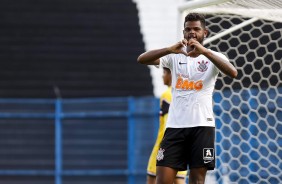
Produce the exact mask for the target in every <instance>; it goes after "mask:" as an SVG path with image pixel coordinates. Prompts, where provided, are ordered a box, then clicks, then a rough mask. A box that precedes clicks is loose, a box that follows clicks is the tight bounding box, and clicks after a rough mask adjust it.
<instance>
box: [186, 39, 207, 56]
mask: <svg viewBox="0 0 282 184" xmlns="http://www.w3.org/2000/svg"><path fill="white" fill-rule="evenodd" d="M187 48H190V50H189V51H188V54H187V55H188V56H190V57H198V56H199V55H201V54H203V53H204V52H205V50H206V48H205V47H204V46H203V45H202V44H200V43H199V42H198V41H197V40H195V39H190V40H189V41H188V43H187Z"/></svg>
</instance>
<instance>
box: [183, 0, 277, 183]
mask: <svg viewBox="0 0 282 184" xmlns="http://www.w3.org/2000/svg"><path fill="white" fill-rule="evenodd" d="M178 11H179V18H178V21H179V23H178V25H179V27H178V28H179V31H178V32H179V33H182V30H183V21H184V17H185V15H186V14H187V13H188V12H199V13H204V14H205V15H206V23H207V28H208V30H209V31H210V35H209V36H208V38H207V39H206V40H205V41H204V44H205V46H206V47H207V48H210V49H212V50H215V51H219V52H222V53H223V54H225V55H226V56H227V57H228V58H229V59H230V61H231V62H232V64H234V66H235V67H236V68H237V70H238V77H237V78H236V79H230V78H228V77H223V76H221V75H220V76H219V77H218V80H217V82H216V87H215V91H214V97H213V99H214V113H215V117H216V155H217V160H216V169H215V170H214V171H212V172H209V176H212V178H213V180H214V181H207V183H213V182H214V183H221V184H229V183H232V184H233V183H236V184H237V183H239V184H245V183H246V184H247V183H262V184H267V183H282V174H281V173H282V172H281V171H282V159H281V158H282V137H281V134H282V1H281V0H272V1H267V0H231V1H228V0H227V1H226V0H221V1H220V0H218V1H216V0H212V1H209V0H198V1H187V2H185V3H184V4H183V5H181V6H180V7H179V9H178ZM178 37H179V38H182V37H183V35H182V34H179V35H178Z"/></svg>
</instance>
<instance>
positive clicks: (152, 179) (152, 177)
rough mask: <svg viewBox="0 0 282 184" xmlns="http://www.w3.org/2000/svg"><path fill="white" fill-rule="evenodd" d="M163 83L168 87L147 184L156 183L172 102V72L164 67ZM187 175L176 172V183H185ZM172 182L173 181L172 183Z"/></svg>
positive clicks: (161, 109) (182, 172)
mask: <svg viewBox="0 0 282 184" xmlns="http://www.w3.org/2000/svg"><path fill="white" fill-rule="evenodd" d="M163 83H164V85H167V86H168V88H167V90H166V91H164V92H163V93H162V95H161V98H160V122H159V130H158V136H157V140H156V142H155V145H154V148H153V151H152V153H151V156H150V159H149V163H148V167H147V184H155V183H156V161H157V154H158V150H159V148H160V143H161V140H162V138H163V136H164V132H165V127H166V120H167V114H168V109H169V105H170V102H171V72H170V70H169V69H168V68H165V67H163ZM186 175H187V171H179V172H178V173H177V174H176V178H175V180H174V184H185V176H186ZM171 184H172V183H171Z"/></svg>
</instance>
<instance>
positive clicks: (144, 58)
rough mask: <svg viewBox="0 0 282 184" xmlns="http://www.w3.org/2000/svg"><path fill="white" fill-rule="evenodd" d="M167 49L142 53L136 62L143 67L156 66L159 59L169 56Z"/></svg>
mask: <svg viewBox="0 0 282 184" xmlns="http://www.w3.org/2000/svg"><path fill="white" fill-rule="evenodd" d="M170 53H171V51H170V50H169V48H163V49H157V50H151V51H147V52H144V53H143V54H141V55H140V56H139V57H138V58H137V62H138V63H141V64H145V65H158V64H159V58H161V57H163V56H165V55H168V54H170Z"/></svg>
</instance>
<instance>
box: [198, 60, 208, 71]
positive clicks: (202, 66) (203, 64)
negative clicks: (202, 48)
mask: <svg viewBox="0 0 282 184" xmlns="http://www.w3.org/2000/svg"><path fill="white" fill-rule="evenodd" d="M208 63H209V62H208V61H204V60H202V62H200V61H198V64H199V66H198V68H197V69H198V71H200V72H205V71H207V69H208V65H207V64H208Z"/></svg>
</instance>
